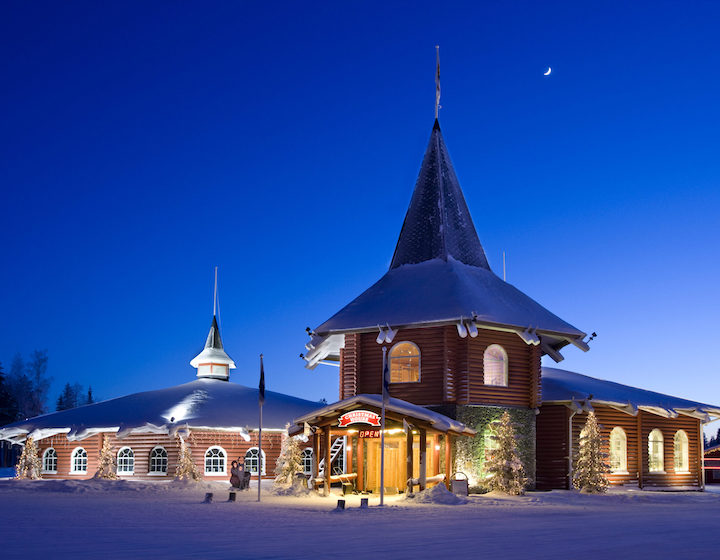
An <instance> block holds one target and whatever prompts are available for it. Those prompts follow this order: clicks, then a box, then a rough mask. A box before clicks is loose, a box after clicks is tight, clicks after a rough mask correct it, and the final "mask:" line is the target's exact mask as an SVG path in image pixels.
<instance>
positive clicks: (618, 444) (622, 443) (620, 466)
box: [610, 427, 627, 473]
mask: <svg viewBox="0 0 720 560" xmlns="http://www.w3.org/2000/svg"><path fill="white" fill-rule="evenodd" d="M610 471H611V472H614V473H627V435H626V434H625V430H623V429H622V428H619V427H615V428H613V429H612V431H611V432H610Z"/></svg>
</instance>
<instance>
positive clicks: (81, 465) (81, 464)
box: [70, 447, 88, 473]
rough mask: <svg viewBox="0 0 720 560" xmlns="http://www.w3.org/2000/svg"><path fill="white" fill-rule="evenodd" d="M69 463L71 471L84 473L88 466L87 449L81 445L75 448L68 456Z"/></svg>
mask: <svg viewBox="0 0 720 560" xmlns="http://www.w3.org/2000/svg"><path fill="white" fill-rule="evenodd" d="M70 464H71V465H72V470H71V471H70V472H71V473H86V472H87V467H88V456H87V451H85V450H84V449H83V448H82V447H78V448H76V449H75V450H74V451H73V452H72V455H71V456H70Z"/></svg>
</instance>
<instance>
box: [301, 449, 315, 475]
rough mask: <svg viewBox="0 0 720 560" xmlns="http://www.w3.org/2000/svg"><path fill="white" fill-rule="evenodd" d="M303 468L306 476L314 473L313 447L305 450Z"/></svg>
mask: <svg viewBox="0 0 720 560" xmlns="http://www.w3.org/2000/svg"><path fill="white" fill-rule="evenodd" d="M302 468H303V472H304V473H305V474H312V472H313V450H312V448H311V447H307V448H305V449H303V452H302Z"/></svg>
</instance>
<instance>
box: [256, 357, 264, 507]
mask: <svg viewBox="0 0 720 560" xmlns="http://www.w3.org/2000/svg"><path fill="white" fill-rule="evenodd" d="M258 404H259V408H260V427H259V429H258V497H257V501H258V502H259V501H260V486H261V485H262V466H263V460H262V456H263V455H262V422H263V418H262V409H263V404H265V368H264V367H263V355H262V354H260V385H259V387H258Z"/></svg>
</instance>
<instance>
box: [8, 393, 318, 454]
mask: <svg viewBox="0 0 720 560" xmlns="http://www.w3.org/2000/svg"><path fill="white" fill-rule="evenodd" d="M318 406H319V403H317V402H313V401H307V400H304V399H299V398H296V397H291V396H290V395H284V394H282V393H276V392H274V391H266V392H265V404H264V405H263V429H275V430H281V429H284V428H285V426H286V424H288V423H289V422H292V420H293V418H296V417H298V416H300V415H303V414H306V413H308V412H309V411H311V410H314V409H316V408H318ZM257 427H258V389H254V388H250V387H244V386H243V385H237V384H235V383H230V382H227V381H222V380H218V379H198V380H195V381H192V382H190V383H184V384H182V385H176V386H174V387H168V388H167V389H160V390H156V391H146V392H142V393H134V394H132V395H127V396H124V397H119V398H116V399H110V400H107V401H102V402H99V403H95V404H89V405H86V406H81V407H79V408H74V409H71V410H64V411H61V412H53V413H51V414H45V415H42V416H36V417H35V418H30V419H28V420H24V421H20V422H15V423H13V424H8V425H7V426H4V427H3V428H0V439H6V440H10V441H16V442H19V441H24V440H25V438H26V436H27V435H28V433H30V435H33V436H34V437H35V438H36V439H42V438H45V437H50V436H52V435H55V434H59V433H66V434H67V437H68V439H70V440H71V441H74V440H81V439H85V438H86V437H89V436H91V435H94V434H97V433H100V432H117V434H118V437H123V436H126V435H129V434H132V433H158V434H169V435H175V434H176V433H177V432H178V430H185V429H188V428H189V429H208V430H222V431H235V432H239V433H240V434H242V435H244V437H249V436H248V432H249V431H250V430H253V429H257Z"/></svg>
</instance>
